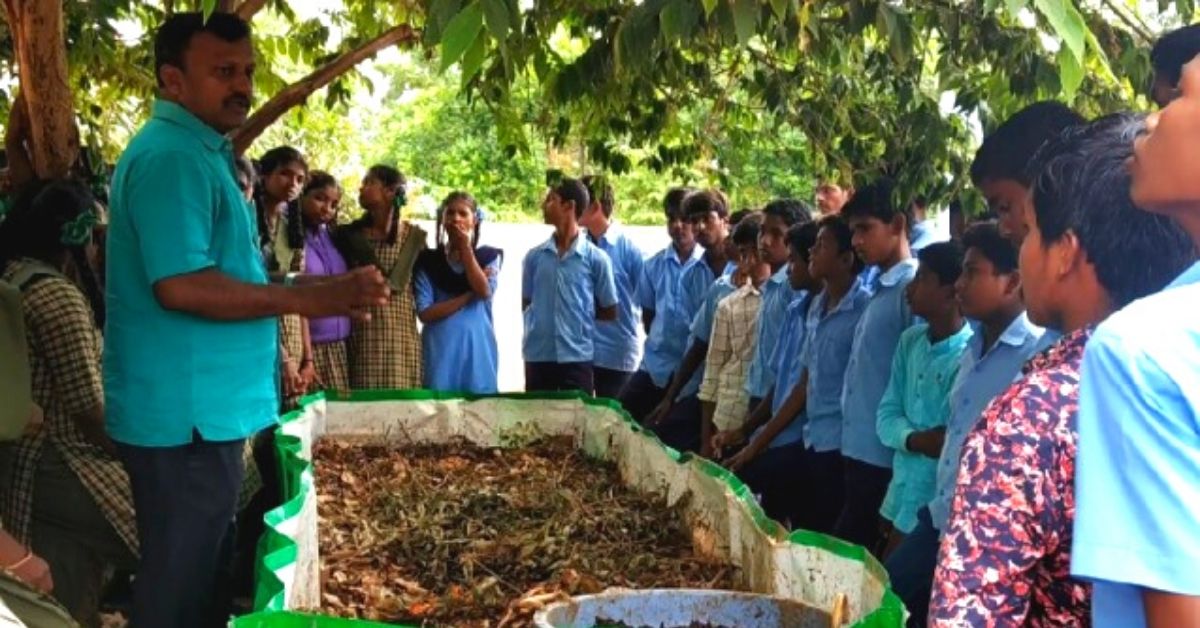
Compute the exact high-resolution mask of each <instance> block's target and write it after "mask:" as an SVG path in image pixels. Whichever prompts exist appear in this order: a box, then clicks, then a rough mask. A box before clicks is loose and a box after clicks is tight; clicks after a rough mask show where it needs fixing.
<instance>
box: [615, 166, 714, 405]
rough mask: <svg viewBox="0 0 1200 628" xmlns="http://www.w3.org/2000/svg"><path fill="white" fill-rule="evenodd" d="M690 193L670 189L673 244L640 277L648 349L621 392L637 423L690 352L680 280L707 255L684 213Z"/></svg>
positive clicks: (638, 297)
mask: <svg viewBox="0 0 1200 628" xmlns="http://www.w3.org/2000/svg"><path fill="white" fill-rule="evenodd" d="M690 191H691V190H689V189H688V188H673V189H671V190H670V191H668V192H667V195H666V197H665V198H664V199H663V211H664V213H665V214H666V218H667V233H668V235H670V237H671V244H670V246H668V247H667V248H665V249H663V250H661V251H659V252H658V253H655V254H654V256H653V257H651V258H650V259H648V260H646V263H645V264H644V266H643V269H642V278H641V280H639V281H638V288H637V295H636V301H637V302H638V305H639V306H641V308H642V325H643V327H645V329H646V345H645V347H646V348H645V352H644V353H643V355H642V364H641V367H640V368H639V369H638V371H637V373H634V374H633V377H632V378H630V380H629V383H628V384H626V385H625V390H624V391H622V392H621V405H622V406H623V407H624V408H625V411H626V412H628V413H629V414H630V416H632V417H633V420H635V421H637V422H639V423H641V422H642V421H644V420H645V419H646V415H647V414H649V413H650V411H651V410H653V409H654V406H656V405H658V403H659V402H660V401H662V398H663V395H665V394H666V390H667V385H668V384H670V382H671V375H672V374H673V373H674V372H675V371H676V370H677V369H678V368H679V363H680V361H681V360H683V354H684V352H686V351H687V346H688V345H687V341H688V340H687V339H688V330H689V324H690V323H691V319H689V318H687V317H685V316H684V315H683V304H682V301H681V298H680V288H679V278H680V276H682V274H683V273H684V271H686V270H687V269H688V268H690V267H691V266H692V265H694V264H697V263H699V261H700V256H701V255H703V253H704V249H702V248H701V247H699V246H697V245H696V237H695V234H694V232H693V231H692V225H691V223H689V222H688V221H687V220H685V217H684V215H683V208H682V204H683V198H684V196H686V195H687V194H688V193H689V192H690Z"/></svg>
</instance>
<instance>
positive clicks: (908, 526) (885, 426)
mask: <svg viewBox="0 0 1200 628" xmlns="http://www.w3.org/2000/svg"><path fill="white" fill-rule="evenodd" d="M918 258H919V259H920V263H921V266H920V268H919V269H918V270H917V276H916V278H914V279H913V280H912V282H911V283H909V284H908V291H907V292H908V294H907V296H908V303H909V306H910V307H911V308H912V311H913V315H914V316H918V317H920V318H921V319H922V321H923V322H919V323H916V324H914V325H913V326H912V327H909V328H908V329H906V330H905V331H904V333H902V334H900V342H899V344H898V345H897V346H896V355H895V356H894V357H893V358H892V374H891V379H890V380H889V382H888V386H887V390H886V391H884V393H883V399H882V400H881V401H880V403H879V414H878V415H877V416H876V430H877V431H878V432H879V439H880V440H881V441H883V444H884V445H887V446H888V447H891V448H892V449H893V450H894V451H895V453H894V454H893V457H892V481H891V484H889V485H888V492H887V494H886V495H885V496H884V498H883V505H882V506H881V507H880V509H879V514H881V515H883V518H884V519H886V520H888V521H890V522H891V524H892V527H893V528H894V530H893V534H892V539H891V542H892V543H898V542H899V540H900V539H901V538H903V536H904V535H906V534H908V533H910V532H912V531H913V529H914V528H915V527H916V525H917V512H918V511H919V510H922V509H924V508H925V506H926V504H927V503H928V502H929V500H930V499H931V498H932V497H933V493H934V484H935V481H936V477H937V459H938V454H939V453H940V452H938V451H936V450H933V449H926V448H922V447H921V446H920V443H921V441H922V440H923V438H924V437H926V436H928V435H929V433H930V432H934V433H940V432H944V430H945V426H946V417H947V416H948V415H949V414H950V387H951V386H952V385H953V384H954V379H955V376H956V375H957V373H958V367H959V361H960V358H961V356H962V353H963V350H964V349H965V348H966V346H967V342H968V341H969V340H970V339H971V335H972V333H973V331H972V329H971V326H970V325H967V323H966V320H965V319H963V316H962V313H961V312H960V311H959V307H958V301H957V299H955V297H954V284H955V282H957V281H958V277H959V275H960V274H961V273H962V249H961V248H960V247H959V245H958V243H956V242H935V243H933V244H930V245H928V246H926V247H925V248H924V249H921V252H920V253H919V254H918Z"/></svg>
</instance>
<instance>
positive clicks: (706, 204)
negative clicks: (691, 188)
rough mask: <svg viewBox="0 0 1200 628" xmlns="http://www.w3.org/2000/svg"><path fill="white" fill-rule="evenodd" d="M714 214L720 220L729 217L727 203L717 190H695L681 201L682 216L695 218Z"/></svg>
mask: <svg viewBox="0 0 1200 628" xmlns="http://www.w3.org/2000/svg"><path fill="white" fill-rule="evenodd" d="M709 212H716V214H717V215H718V216H720V217H721V218H728V217H729V201H728V200H726V199H725V195H724V194H722V193H721V192H719V191H718V190H712V189H709V190H697V191H695V192H692V193H691V194H688V195H687V196H685V197H684V199H683V215H684V216H688V217H691V216H695V215H698V214H707V213H709Z"/></svg>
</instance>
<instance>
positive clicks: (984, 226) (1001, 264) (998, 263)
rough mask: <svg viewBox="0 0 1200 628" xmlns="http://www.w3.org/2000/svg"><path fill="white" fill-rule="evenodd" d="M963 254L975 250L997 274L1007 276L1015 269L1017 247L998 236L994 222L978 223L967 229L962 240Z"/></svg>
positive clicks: (1008, 240)
mask: <svg viewBox="0 0 1200 628" xmlns="http://www.w3.org/2000/svg"><path fill="white" fill-rule="evenodd" d="M962 246H963V254H964V255H965V254H966V251H967V249H975V250H976V251H979V254H980V255H982V256H984V257H985V258H986V259H987V261H989V262H991V263H992V266H993V267H994V268H995V269H996V272H997V273H999V274H1002V275H1004V274H1008V273H1011V272H1013V271H1015V270H1016V269H1017V247H1016V245H1015V244H1013V241H1012V240H1010V239H1008V238H1006V237H1004V236H1002V235H1000V226H999V225H997V224H996V223H995V222H994V221H991V220H989V221H985V222H979V223H975V224H973V225H971V226H970V227H968V228H967V231H966V233H964V234H963V239H962Z"/></svg>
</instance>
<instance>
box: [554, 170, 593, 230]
mask: <svg viewBox="0 0 1200 628" xmlns="http://www.w3.org/2000/svg"><path fill="white" fill-rule="evenodd" d="M552 191H553V192H554V194H555V195H557V196H558V198H560V199H562V201H563V202H564V203H575V219H576V220H579V219H580V218H582V217H583V212H584V211H585V210H587V208H588V205H590V204H591V203H592V197H591V196H590V195H588V189H587V186H586V185H584V184H583V182H582V181H580V180H579V179H571V178H568V177H563V178H562V180H560V181H559V182H558V185H555V186H554V188H553V190H552Z"/></svg>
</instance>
